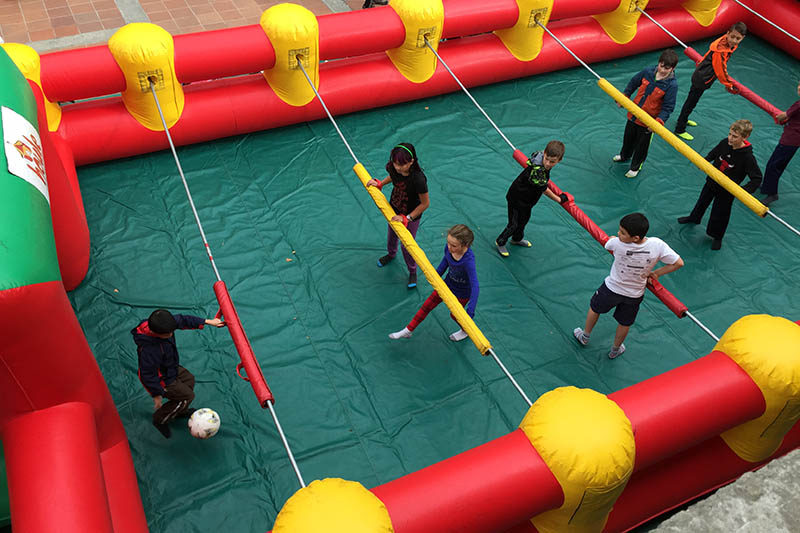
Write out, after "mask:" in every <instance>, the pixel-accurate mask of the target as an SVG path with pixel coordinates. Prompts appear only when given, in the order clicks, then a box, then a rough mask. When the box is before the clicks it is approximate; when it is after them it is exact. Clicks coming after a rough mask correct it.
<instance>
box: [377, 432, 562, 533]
mask: <svg viewBox="0 0 800 533" xmlns="http://www.w3.org/2000/svg"><path fill="white" fill-rule="evenodd" d="M371 490H372V492H373V493H374V494H375V495H376V496H377V497H378V498H380V500H381V501H382V502H383V503H384V504H385V505H386V509H387V510H388V511H389V516H390V517H391V519H392V525H393V526H394V530H395V532H396V533H430V532H433V531H440V532H444V531H473V532H495V531H502V530H503V529H505V528H507V527H511V526H512V525H514V524H516V523H518V522H520V521H522V520H525V519H528V518H530V517H532V516H536V515H537V514H540V513H543V512H545V511H548V510H550V509H555V508H558V507H560V506H561V504H562V503H563V501H564V494H563V492H562V490H561V486H560V485H559V484H558V481H557V480H556V478H555V476H553V474H552V472H550V469H549V468H548V467H547V465H546V464H545V463H544V461H543V460H542V458H541V456H540V455H539V453H538V452H537V451H536V449H535V448H534V447H533V445H532V444H531V443H530V441H529V440H528V437H526V436H525V434H524V433H523V432H522V430H520V429H518V430H516V431H513V432H512V433H509V434H508V435H505V436H503V437H500V438H498V439H495V440H492V441H489V442H487V443H486V444H483V445H481V446H478V447H477V448H473V449H471V450H468V451H466V452H464V453H461V454H459V455H456V456H454V457H451V458H449V459H445V460H444V461H441V462H439V463H436V464H434V465H431V466H429V467H427V468H423V469H422V470H418V471H417V472H413V473H411V474H408V475H406V476H403V477H401V478H398V479H395V480H394V481H390V482H389V483H386V484H384V485H380V486H378V487H375V488H373V489H371Z"/></svg>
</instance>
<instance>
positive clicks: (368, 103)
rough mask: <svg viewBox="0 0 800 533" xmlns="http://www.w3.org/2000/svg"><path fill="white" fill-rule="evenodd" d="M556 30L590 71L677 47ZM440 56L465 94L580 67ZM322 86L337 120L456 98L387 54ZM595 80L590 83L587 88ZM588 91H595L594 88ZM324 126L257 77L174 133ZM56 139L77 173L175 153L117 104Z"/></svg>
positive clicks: (586, 21) (593, 27) (478, 49)
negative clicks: (67, 149) (99, 139)
mask: <svg viewBox="0 0 800 533" xmlns="http://www.w3.org/2000/svg"><path fill="white" fill-rule="evenodd" d="M742 11H743V9H742V8H739V7H738V6H736V5H735V4H732V3H726V4H725V5H724V9H720V14H719V16H718V17H717V19H716V20H715V21H714V23H713V24H712V25H711V26H709V27H706V28H704V27H702V26H700V25H699V24H698V23H697V22H695V21H694V19H693V18H692V17H691V16H689V15H688V14H687V13H686V12H685V11H683V10H681V9H674V10H670V11H665V12H663V13H659V20H660V21H661V22H662V23H663V24H665V25H667V26H669V27H672V28H679V30H677V33H678V34H679V36H680V37H683V38H687V35H689V36H692V37H693V38H697V37H700V36H709V35H714V34H717V33H720V32H722V31H724V29H726V28H727V27H728V26H730V24H731V21H735V20H738V18H741V16H742ZM550 28H551V31H553V33H554V34H555V35H556V36H557V37H558V38H559V39H561V40H562V41H564V42H565V44H567V46H570V47H571V48H572V49H573V50H574V51H575V52H576V53H577V54H578V55H580V56H581V57H583V58H584V59H585V60H586V61H588V62H596V61H602V60H607V59H611V58H614V57H619V56H622V55H629V54H635V53H641V52H644V51H647V50H653V49H658V48H663V47H666V46H670V45H672V40H671V38H670V37H669V36H667V35H666V34H665V33H664V32H662V31H661V30H660V29H658V28H657V27H656V26H655V25H653V24H652V23H650V22H649V21H647V22H645V21H642V22H641V23H640V28H639V31H638V34H637V36H636V38H635V39H634V40H633V41H631V42H630V43H628V44H627V45H625V46H620V45H618V44H616V43H614V42H613V41H611V39H610V38H609V37H608V36H607V35H606V34H605V32H604V31H603V29H602V28H601V27H600V25H599V24H598V23H597V22H596V21H595V20H594V19H591V18H582V19H577V20H564V21H559V22H555V23H553V24H551V25H550ZM439 53H440V55H441V56H442V58H443V59H444V60H445V61H446V62H447V63H448V65H450V67H451V68H452V69H453V70H454V71H455V72H457V73H458V75H459V78H461V80H462V81H463V82H464V84H465V85H467V86H476V85H485V84H490V83H496V82H499V81H504V80H507V79H512V78H518V77H521V76H529V75H533V74H539V73H542V72H549V71H552V70H558V69H563V68H567V67H569V66H572V65H575V64H577V63H576V61H575V60H574V59H573V58H572V57H571V56H570V55H569V54H568V53H567V52H565V51H564V50H563V49H562V48H561V47H560V46H559V45H558V44H557V43H555V42H554V41H553V40H552V39H550V38H549V37H545V39H544V44H543V48H542V52H541V53H540V55H539V57H537V58H536V59H535V60H534V61H531V62H528V63H524V62H520V61H518V60H517V59H515V58H514V57H513V56H512V55H511V54H510V53H509V52H508V50H507V49H506V48H505V46H503V44H502V43H501V41H500V40H499V38H497V37H495V36H494V35H481V36H477V37H470V38H464V39H455V40H452V41H446V42H443V43H442V44H441V46H440V48H439ZM320 79H321V82H320V87H319V90H320V94H321V95H322V97H323V99H324V100H325V103H326V104H327V106H328V108H329V109H330V110H331V112H332V113H334V114H336V115H339V114H343V113H351V112H354V111H359V110H363V109H369V108H373V107H380V106H386V105H391V104H395V103H398V102H403V101H409V100H414V99H418V98H425V97H429V96H434V95H438V94H444V93H448V92H452V91H456V90H458V89H459V87H458V85H457V84H456V82H455V81H454V80H453V79H452V77H451V76H450V74H449V73H448V72H447V71H446V70H445V69H444V67H442V66H441V65H440V66H439V68H437V71H436V73H435V74H434V76H433V77H432V78H431V79H430V80H428V81H427V82H426V83H424V84H415V83H412V82H410V81H408V80H407V79H406V78H404V77H403V76H402V75H401V74H400V73H399V72H398V71H397V69H396V68H395V67H394V65H393V64H392V62H391V61H389V59H388V58H387V57H386V55H385V54H383V53H381V54H374V55H370V56H365V57H359V58H352V59H344V60H341V61H334V62H330V63H325V64H322V65H321V66H320ZM354 80H358V81H357V83H358V85H359V90H358V94H359V98H353V86H354V85H353V84H354V83H356V82H355V81H354ZM590 80H591V77H590V76H589V75H588V74H587V84H588V83H589V82H590ZM592 81H593V80H592ZM587 90H594V89H593V88H589V87H587ZM323 117H325V112H324V110H323V109H322V106H321V105H320V104H319V102H318V101H317V100H314V101H313V102H311V103H309V104H308V105H306V106H303V107H293V106H290V105H289V104H286V103H285V102H283V101H282V100H280V99H279V98H278V97H277V96H276V95H275V93H274V92H273V91H272V90H271V89H270V88H269V86H268V85H267V84H266V82H265V81H264V79H263V78H262V77H261V76H260V75H255V76H247V77H241V78H235V79H229V80H220V81H217V82H213V83H207V84H195V85H190V86H188V87H187V88H186V106H185V108H184V112H183V115H182V117H181V119H180V120H179V121H178V123H177V124H176V125H175V126H173V127H172V128H171V129H170V132H171V134H172V138H173V141H174V142H175V143H176V144H177V145H185V144H193V143H198V142H204V141H208V140H211V139H215V138H219V137H226V136H230V135H236V134H241V133H248V132H252V131H259V130H263V129H269V128H275V127H280V126H285V125H287V124H292V123H297V122H303V121H309V120H316V119H319V118H323ZM98 131H114V132H115V134H114V135H113V136H109V137H108V138H107V142H104V143H103V144H102V145H101V146H98V144H97V143H96V142H92V140H93V139H95V138H96V135H97V132H98ZM59 132H60V133H61V134H62V135H63V136H64V138H65V139H66V140H67V141H68V142H69V144H70V146H71V147H72V149H73V152H74V154H75V161H76V163H77V164H79V165H82V164H88V163H93V162H98V161H104V160H108V159H116V158H120V157H127V156H131V155H137V154H140V153H147V152H152V151H156V150H162V149H165V148H167V147H168V144H167V141H166V136H165V135H164V134H163V132H154V131H150V130H147V129H145V128H144V127H142V126H141V125H140V124H139V123H138V122H136V120H134V119H133V118H132V117H131V116H130V115H129V114H128V112H127V111H126V110H125V108H124V106H123V105H122V103H121V102H120V101H119V100H118V99H112V100H109V99H105V100H99V101H93V102H87V103H81V104H76V105H74V106H69V107H67V108H65V109H64V113H63V118H62V125H61V127H60V128H59Z"/></svg>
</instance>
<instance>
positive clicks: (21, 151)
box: [2, 106, 50, 204]
mask: <svg viewBox="0 0 800 533" xmlns="http://www.w3.org/2000/svg"><path fill="white" fill-rule="evenodd" d="M2 118H3V146H4V147H5V152H6V160H7V161H8V172H9V173H10V174H13V175H14V176H17V177H20V178H22V179H23V180H25V181H27V182H28V183H30V184H31V185H33V186H34V187H35V188H36V190H37V191H39V192H40V193H42V195H43V196H44V197H45V199H46V200H47V203H48V204H49V203H50V193H49V191H48V189H47V174H46V173H45V170H44V154H43V152H42V142H41V140H40V139H39V132H37V131H36V128H34V127H33V124H31V123H30V122H28V120H27V119H26V118H25V117H23V116H22V115H20V114H19V113H17V112H16V111H14V110H13V109H10V108H8V107H5V106H3V108H2Z"/></svg>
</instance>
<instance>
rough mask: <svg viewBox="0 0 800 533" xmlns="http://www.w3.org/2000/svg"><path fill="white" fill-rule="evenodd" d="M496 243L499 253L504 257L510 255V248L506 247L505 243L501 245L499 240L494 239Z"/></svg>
mask: <svg viewBox="0 0 800 533" xmlns="http://www.w3.org/2000/svg"><path fill="white" fill-rule="evenodd" d="M494 245H495V246H497V253H499V254H500V255H502V256H503V257H508V255H509V254H508V248H506V247H505V245H503V246H500V245H499V244H497V241H494Z"/></svg>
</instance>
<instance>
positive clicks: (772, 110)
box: [683, 46, 782, 120]
mask: <svg viewBox="0 0 800 533" xmlns="http://www.w3.org/2000/svg"><path fill="white" fill-rule="evenodd" d="M683 53H684V54H686V55H687V56H688V57H689V58H691V60H692V61H694V62H695V63H699V62H700V61H701V60H702V59H703V56H702V55H700V54H699V53H698V52H697V50H695V49H694V48H692V47H691V46H690V47H688V48H686V49H685V50H684V51H683ZM731 81H732V82H733V86H734V87H736V89H737V90H738V91H739V96H741V97H743V98H744V99H745V100H749V101H750V102H752V103H753V104H755V105H756V106H758V107H760V108H761V109H763V110H764V111H766V112H767V113H769V114H770V116H771V117H772V118H773V120H774V119H775V118H777V116H778V115H779V114H781V113H782V111H781V110H780V109H778V108H777V107H775V106H774V105H772V104H770V103H769V102H767V101H766V100H764V99H763V98H761V97H760V96H759V95H757V94H756V93H755V92H753V90H752V89H750V88H749V87H747V86H746V85H744V84H742V83H740V82H738V81H736V80H735V79H733V78H731Z"/></svg>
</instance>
